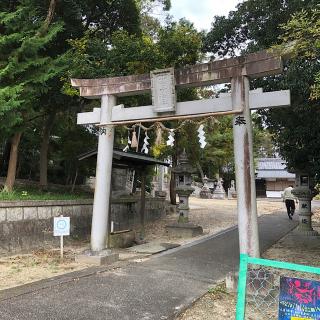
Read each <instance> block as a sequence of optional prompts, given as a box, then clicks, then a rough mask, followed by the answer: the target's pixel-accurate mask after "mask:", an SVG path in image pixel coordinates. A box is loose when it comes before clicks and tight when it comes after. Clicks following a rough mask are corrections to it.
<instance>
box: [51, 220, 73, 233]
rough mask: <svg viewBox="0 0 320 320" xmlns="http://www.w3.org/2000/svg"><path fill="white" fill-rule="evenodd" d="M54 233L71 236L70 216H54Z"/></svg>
mask: <svg viewBox="0 0 320 320" xmlns="http://www.w3.org/2000/svg"><path fill="white" fill-rule="evenodd" d="M53 223H54V226H53V235H54V236H55V237H58V236H69V235H70V217H63V216H60V217H54V222H53Z"/></svg>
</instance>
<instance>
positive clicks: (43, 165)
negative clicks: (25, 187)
mask: <svg viewBox="0 0 320 320" xmlns="http://www.w3.org/2000/svg"><path fill="white" fill-rule="evenodd" d="M54 118H55V113H52V114H50V115H49V116H48V118H47V121H46V122H45V125H44V128H43V134H42V142H41V147H40V163H39V165H40V166H39V167H40V168H39V171H40V183H39V184H40V188H41V189H44V190H46V189H47V188H48V149H49V140H50V133H51V130H52V127H53V123H54Z"/></svg>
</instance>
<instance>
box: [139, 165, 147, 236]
mask: <svg viewBox="0 0 320 320" xmlns="http://www.w3.org/2000/svg"><path fill="white" fill-rule="evenodd" d="M145 207H146V174H145V173H144V171H143V170H141V206H140V223H141V238H142V239H143V238H144V234H145V228H144V227H145V216H144V215H145Z"/></svg>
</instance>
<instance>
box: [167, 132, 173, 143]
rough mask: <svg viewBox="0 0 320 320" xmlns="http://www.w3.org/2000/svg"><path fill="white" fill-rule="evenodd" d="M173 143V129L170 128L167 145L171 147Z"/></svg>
mask: <svg viewBox="0 0 320 320" xmlns="http://www.w3.org/2000/svg"><path fill="white" fill-rule="evenodd" d="M173 145H174V131H173V129H170V131H169V135H168V140H167V146H170V147H173Z"/></svg>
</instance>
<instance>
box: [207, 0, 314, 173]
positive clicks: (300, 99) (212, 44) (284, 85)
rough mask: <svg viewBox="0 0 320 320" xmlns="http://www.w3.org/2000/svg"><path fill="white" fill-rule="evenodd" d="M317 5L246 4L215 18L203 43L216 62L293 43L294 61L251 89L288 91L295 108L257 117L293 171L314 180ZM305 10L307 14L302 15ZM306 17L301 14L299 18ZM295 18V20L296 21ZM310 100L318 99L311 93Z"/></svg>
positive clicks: (295, 1) (254, 1)
mask: <svg viewBox="0 0 320 320" xmlns="http://www.w3.org/2000/svg"><path fill="white" fill-rule="evenodd" d="M317 4H318V1H313V0H308V1H300V0H292V1H291V0H290V1H289V0H288V1H282V0H271V1H269V0H268V1H267V0H262V1H258V0H247V1H244V2H243V3H240V4H239V5H238V6H237V10H235V11H233V12H230V13H229V15H228V17H216V18H215V19H214V22H213V24H212V29H211V30H210V32H209V33H208V35H207V37H206V39H205V48H206V51H208V52H211V53H212V57H213V58H214V57H216V56H220V57H221V56H228V55H236V54H239V53H240V52H241V53H245V52H248V51H257V50H261V49H268V48H270V47H272V46H275V45H280V44H281V43H283V42H286V43H287V42H288V41H290V42H291V44H292V41H293V44H294V45H293V53H295V54H294V55H293V59H290V60H288V61H285V66H284V72H283V74H282V75H278V76H274V77H266V78H262V79H257V80H254V81H251V84H250V85H251V88H257V87H263V89H264V90H265V91H271V90H282V89H290V91H291V106H290V107H288V108H283V109H272V110H271V109H270V110H264V111H261V112H259V113H260V121H262V123H263V125H262V128H265V127H266V126H267V127H268V129H269V130H270V132H271V134H272V137H273V139H274V144H275V145H276V147H277V149H278V150H279V152H280V154H281V156H282V157H283V158H284V159H285V160H286V161H287V163H288V167H289V169H290V170H293V171H296V170H304V171H306V172H308V173H310V174H311V175H313V176H315V175H317V174H318V179H319V173H320V171H319V169H320V153H319V149H318V147H317V146H315V144H314V143H313V141H319V138H320V137H319V131H318V130H316V129H315V128H317V127H319V124H320V123H319V118H318V113H319V108H320V106H319V100H316V99H314V100H313V101H311V100H310V99H309V98H310V93H311V91H310V88H314V89H313V90H315V91H314V92H316V90H317V75H318V72H319V68H320V66H319V50H318V39H319V36H318V30H319V28H318V24H319V19H318V18H317V17H318V16H317V14H316V11H313V10H312V9H313V8H315V7H316V6H317ZM302 10H304V11H302ZM301 11H302V12H301ZM292 15H293V16H292ZM312 97H314V98H317V96H316V94H315V93H313V94H312Z"/></svg>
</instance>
